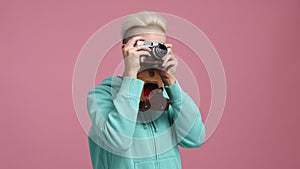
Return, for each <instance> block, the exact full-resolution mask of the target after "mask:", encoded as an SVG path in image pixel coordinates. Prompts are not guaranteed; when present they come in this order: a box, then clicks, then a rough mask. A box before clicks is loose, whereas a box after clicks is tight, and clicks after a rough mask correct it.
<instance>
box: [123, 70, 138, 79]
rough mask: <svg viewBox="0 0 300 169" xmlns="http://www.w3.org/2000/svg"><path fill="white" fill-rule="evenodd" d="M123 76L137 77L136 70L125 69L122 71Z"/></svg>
mask: <svg viewBox="0 0 300 169" xmlns="http://www.w3.org/2000/svg"><path fill="white" fill-rule="evenodd" d="M123 77H131V78H136V77H137V72H136V71H129V70H125V71H124V72H123Z"/></svg>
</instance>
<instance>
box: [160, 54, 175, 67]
mask: <svg viewBox="0 0 300 169" xmlns="http://www.w3.org/2000/svg"><path fill="white" fill-rule="evenodd" d="M173 58H174V56H173V55H166V56H164V57H163V58H162V60H163V61H164V62H163V64H162V66H165V65H166V63H167V62H169V61H170V60H174V59H173Z"/></svg>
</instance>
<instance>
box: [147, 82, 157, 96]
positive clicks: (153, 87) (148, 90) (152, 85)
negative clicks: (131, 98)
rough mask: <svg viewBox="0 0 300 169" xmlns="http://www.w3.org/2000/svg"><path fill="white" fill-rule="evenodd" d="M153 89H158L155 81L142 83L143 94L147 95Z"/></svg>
mask: <svg viewBox="0 0 300 169" xmlns="http://www.w3.org/2000/svg"><path fill="white" fill-rule="evenodd" d="M154 89H158V85H157V84H155V83H146V84H145V85H144V96H145V97H149V95H150V92H151V91H152V90H154Z"/></svg>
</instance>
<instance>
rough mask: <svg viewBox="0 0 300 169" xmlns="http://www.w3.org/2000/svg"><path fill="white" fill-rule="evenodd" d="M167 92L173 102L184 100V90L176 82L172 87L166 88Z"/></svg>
mask: <svg viewBox="0 0 300 169" xmlns="http://www.w3.org/2000/svg"><path fill="white" fill-rule="evenodd" d="M164 88H165V89H166V92H167V94H168V96H169V97H170V100H171V102H173V103H175V102H180V101H181V100H182V89H181V87H180V85H179V83H178V81H176V82H175V83H174V84H173V85H171V86H165V87H164Z"/></svg>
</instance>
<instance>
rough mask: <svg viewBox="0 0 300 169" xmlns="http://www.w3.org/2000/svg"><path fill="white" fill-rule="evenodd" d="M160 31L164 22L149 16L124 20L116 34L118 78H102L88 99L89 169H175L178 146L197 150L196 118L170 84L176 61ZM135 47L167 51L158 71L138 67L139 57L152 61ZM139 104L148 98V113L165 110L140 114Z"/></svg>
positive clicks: (200, 132)
mask: <svg viewBox="0 0 300 169" xmlns="http://www.w3.org/2000/svg"><path fill="white" fill-rule="evenodd" d="M166 29H167V24H166V21H165V20H164V18H163V17H162V16H161V15H159V14H158V13H155V12H139V13H135V14H132V15H129V16H128V17H127V18H126V19H125V21H124V23H123V25H122V31H121V34H122V39H123V45H122V52H123V58H124V65H125V69H124V72H123V75H122V76H121V77H117V76H111V77H108V78H106V79H105V80H104V81H103V82H102V83H101V84H100V85H98V86H95V87H94V88H92V89H91V90H90V91H89V93H88V112H89V115H90V118H91V120H92V127H91V129H90V132H89V147H90V155H91V159H92V165H93V168H94V169H123V168H124V169H134V168H135V169H148V168H149V169H154V168H156V169H180V168H181V162H180V156H179V151H178V145H180V146H182V147H187V148H193V147H199V146H201V145H202V144H203V142H204V139H205V128H204V125H203V123H202V119H201V114H200V112H199V109H198V107H197V106H196V104H195V103H194V102H193V100H192V99H191V98H190V97H189V95H188V94H187V93H185V92H184V91H182V90H181V87H180V85H179V82H178V81H177V80H176V76H175V75H176V69H177V65H178V61H177V59H176V57H175V55H173V53H172V45H171V44H168V43H166ZM137 41H142V42H145V41H147V42H158V43H161V44H164V45H165V46H166V47H167V54H166V55H165V56H163V57H162V58H161V65H159V68H157V67H156V68H155V69H153V68H151V69H150V68H144V67H143V66H142V62H141V57H146V58H147V57H153V56H152V55H153V51H151V46H149V45H145V44H143V43H142V44H141V45H137ZM151 52H152V54H151ZM150 71H152V75H150V76H151V77H150V76H148V77H146V78H145V77H144V76H143V75H145V74H146V75H147V74H151V73H149V72H150ZM145 72H146V73H145ZM157 74H158V75H159V76H155V75H157ZM154 77H159V78H156V79H160V80H154V81H155V85H156V87H154V88H150V89H149V88H147V87H146V84H148V81H147V80H149V79H150V81H151V80H153V79H155V78H154ZM147 86H149V85H147ZM150 86H151V85H150ZM152 87H153V85H152ZM149 90H150V91H149ZM157 91H158V92H157ZM161 91H162V92H161ZM160 93H161V97H160V96H159V95H160ZM154 96H155V97H154ZM142 98H144V99H145V98H150V101H149V103H151V104H152V105H150V106H151V107H152V108H153V107H155V104H161V103H163V104H165V106H163V109H161V110H157V109H147V110H143V109H141V102H142ZM151 98H152V100H151ZM153 98H155V99H153ZM165 98H167V99H165ZM159 99H161V100H159ZM164 99H165V100H164ZM146 107H147V106H146Z"/></svg>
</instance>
